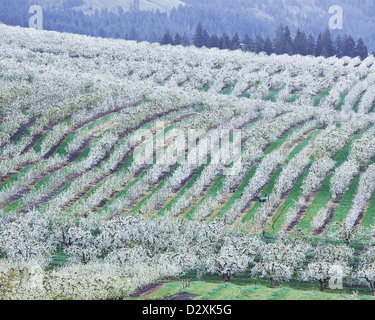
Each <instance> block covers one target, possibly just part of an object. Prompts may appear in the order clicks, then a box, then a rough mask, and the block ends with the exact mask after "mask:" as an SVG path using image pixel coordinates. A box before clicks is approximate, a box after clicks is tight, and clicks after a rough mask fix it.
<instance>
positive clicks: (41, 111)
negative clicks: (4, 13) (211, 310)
mask: <svg viewBox="0 0 375 320" xmlns="http://www.w3.org/2000/svg"><path fill="white" fill-rule="evenodd" d="M0 44H1V47H2V49H3V50H1V51H0V219H2V220H1V221H0V222H1V223H0V236H1V237H0V251H1V253H2V256H1V257H0V264H2V265H3V269H4V270H7V268H10V269H9V270H13V269H11V264H8V262H9V263H20V261H24V263H29V261H30V260H32V259H37V260H38V263H40V265H41V266H42V267H43V269H46V270H49V268H55V267H57V266H64V268H61V269H59V270H60V272H61V274H60V276H59V278H58V279H59V280H56V281H62V282H61V283H65V282H66V281H65V280H64V279H67V278H69V277H74V276H76V279H79V278H80V277H86V276H88V275H90V274H92V275H93V274H94V275H96V276H97V277H99V278H96V279H97V281H98V283H99V282H100V283H102V284H103V283H104V284H106V283H107V281H110V280H108V279H112V280H113V279H114V278H112V275H111V274H112V272H113V273H116V274H117V276H118V279H121V281H122V282H120V284H121V285H119V286H117V287H116V288H117V289H116V290H117V291H115V293H113V295H114V296H115V297H116V298H118V297H123V296H124V295H125V294H130V293H132V292H133V291H135V290H136V289H137V288H139V287H141V286H144V285H147V284H149V283H153V282H155V281H157V280H158V279H160V278H162V277H165V276H173V277H174V276H175V275H176V274H177V275H181V274H185V273H187V272H188V271H192V270H190V269H189V268H192V269H194V266H191V265H189V264H188V262H189V261H190V262H191V261H196V260H199V259H205V258H207V257H206V253H204V254H201V255H200V256H199V257H200V258H199V259H198V258H197V259H196V260H194V258H192V257H191V256H189V255H187V258H186V256H185V253H186V252H188V253H189V250H193V249H192V248H195V249H197V248H196V246H198V249H197V250H203V249H202V248H205V247H204V246H203V244H206V243H208V244H210V243H211V242H210V241H212V242H213V243H214V244H213V245H212V248H211V247H209V249H207V250H213V251H212V252H211V251H210V252H211V253H210V254H212V255H213V256H214V257H215V255H217V254H218V252H216V251H215V250H216V249H217V248H220V247H221V246H222V245H223V242H224V240H223V239H227V238H228V237H232V236H237V233H236V232H241V237H239V240H241V239H243V238H244V237H249V239H252V237H254V238H256V239H258V238H259V239H261V238H262V241H263V242H265V243H266V244H267V245H268V243H269V242H272V241H273V240H274V239H275V238H276V237H277V236H278V234H279V233H280V232H282V233H283V234H285V235H286V236H289V235H293V234H295V232H296V231H297V230H302V231H304V234H305V235H306V236H310V238H309V240H310V241H312V242H313V243H314V244H315V245H316V241H317V239H319V238H320V237H321V236H322V235H323V234H324V232H325V231H326V230H328V229H329V228H331V227H332V226H336V223H344V224H345V226H346V228H347V229H348V230H349V231H355V230H356V229H357V227H358V226H360V225H363V226H366V227H370V226H371V225H373V224H374V217H375V212H374V210H373V204H374V198H375V195H374V191H375V147H374V146H375V132H374V124H375V118H374V107H373V106H374V101H375V91H374V88H375V58H374V57H373V56H370V57H368V58H367V59H366V60H364V61H361V60H360V59H359V58H357V59H350V58H347V57H345V58H343V59H337V58H330V59H325V58H322V57H320V58H313V57H302V56H292V57H290V56H276V55H272V56H267V55H265V54H252V53H244V52H242V51H231V52H229V51H220V50H216V49H205V48H203V49H198V48H194V47H187V48H185V47H181V46H160V45H158V44H149V43H136V42H133V41H121V40H114V39H100V38H99V39H98V38H91V37H85V36H78V35H71V34H64V33H57V32H48V31H40V30H32V29H22V28H18V27H7V26H4V25H0ZM338 106H340V107H338ZM191 134H193V136H191ZM188 138H190V139H188ZM194 141H195V143H194ZM197 151H198V152H197ZM198 156H199V157H198ZM198 160H199V161H198ZM266 193H267V194H268V195H269V198H268V199H267V200H266V201H264V202H261V201H259V200H260V199H259V197H261V196H264V195H265V194H266ZM9 217H10V218H9ZM122 228H124V229H122ZM184 228H187V229H188V231H186V230H185V231H184V232H186V233H184V232H182V230H184ZM189 228H190V229H189ZM200 228H203V229H202V230H201V229H200ZM204 228H207V230H206V229H204ZM196 230H201V231H199V232H197V234H195V233H194V232H195V231H196ZM137 232H138V233H137ZM211 233H212V234H211ZM206 235H208V236H207V237H208V238H207V239H206V238H204V237H205V236H206ZM224 235H225V237H224ZM190 236H191V239H193V240H191V241H192V242H186V241H185V240H186V239H187V238H188V237H190ZM216 236H217V237H223V238H222V239H221V238H219V240H220V241H219V240H217V243H216V244H215V241H216V240H215V239H216ZM175 237H177V238H175ZM179 237H181V238H179ZM197 237H198V238H199V237H203V239H204V240H202V243H201V244H202V245H200V243H199V242H196V238H197ZM212 239H213V240H212ZM235 240H236V241H237V240H238V239H237V238H236V239H235ZM235 240H234V241H235ZM352 240H353V239H350V241H349V242H350V243H351V245H352V247H351V250H352V251H353V252H354V250H355V254H354V256H353V257H351V258H350V259H348V261H349V260H350V261H349V262H350V268H352V269H351V270H353V271H354V270H356V268H357V267H358V265H359V262H358V261H359V258H358V257H359V255H361V254H362V253H363V250H364V245H363V243H357V242H353V241H352ZM362 240H363V239H362ZM367 240H368V239H367ZM241 241H242V240H241ZM249 241H250V240H249ZM259 241H260V240H259ZM189 243H190V246H188V247H184V246H187V245H188V244H189ZM333 243H334V244H335V245H340V244H342V243H343V241H342V240H340V241H337V242H333ZM25 244H27V245H25ZM159 246H160V247H159ZM174 246H178V247H174ZM166 248H167V249H168V250H171V251H170V252H169V251H168V250H167V249H166ZM170 248H172V249H170ZM195 249H194V250H195ZM180 250H181V252H180ZM176 252H177V256H178V257H179V259H180V260H178V259H175V258H173V259H172V258H171V257H175V256H174V254H176ZM116 254H117V255H119V256H118V257H117V258H116ZM180 254H181V256H179V255H180ZM189 254H190V253H189ZM191 254H192V255H193V253H191ZM150 256H151V258H150ZM129 257H130V258H129ZM202 257H203V258H202ZM23 259H25V260H23ZM121 259H123V260H121ZM132 259H134V261H133V260H132ZM142 259H143V260H142ZM150 259H151V261H152V263H150V264H148V262H149V261H150ZM185 259H187V262H186V261H185ZM189 259H191V260H189ZM66 261H69V262H71V263H72V265H65V262H66ZM114 261H115V262H114ZM118 261H120V262H118ZM129 261H131V262H129ZM145 261H147V263H146V262H145ZM176 261H179V262H178V263H179V264H175V263H177V262H176ZM190 262H189V263H190ZM349 262H348V263H349ZM22 263H23V262H22ZM191 263H192V262H191ZM124 265H125V266H126V268H125V267H124ZM134 265H136V268H135V267H134ZM189 266H190V267H189ZM42 267H41V269H42ZM46 267H48V268H46ZM65 268H67V269H66V270H68V271H66V272H65V271H64V270H65ZM90 268H91V269H90ZM179 268H181V269H179ZM348 268H349V267H348ZM88 269H89V271H87V270H88ZM98 269H100V270H101V272H102V273H100V272H97V270H98ZM245 269H246V265H245ZM17 270H21V269H17ZM74 270H75V271H74ZM112 270H115V271H112ZM34 271H35V270H34ZM34 271H33V272H34ZM193 271H194V270H193ZM35 272H36V271H35ZM46 272H47V271H46ZM124 273H125V274H124ZM102 274H104V275H103V278H100V277H101V276H102ZM143 275H145V276H143ZM292 275H293V273H290V276H292ZM64 277H67V278H64ZM243 277H244V278H251V274H250V273H244V274H243ZM61 279H62V280H61ZM103 279H104V280H103ZM116 279H117V278H116ZM112 280H111V281H112ZM292 280H293V281H297V282H298V281H300V280H298V279H292ZM27 281H29V280H27ZM87 281H88V282H87V283H86V282H85V283H86V285H87V286H90V283H92V282H90V281H91V280H87ZM119 281H120V280H119ZM348 281H349V280H348ZM68 283H75V282H74V281H73V282H70V281H68ZM40 285H43V283H42V284H40ZM199 285H200V284H198V286H199ZM201 285H202V286H203V284H201ZM72 286H73V287H74V285H72ZM208 286H210V285H208ZM355 286H356V288H358V287H360V284H359V283H355ZM56 288H57V289H56V290H57V291H58V290H59V289H58V288H60V285H59V284H57V285H56ZM90 288H91V287H90ZM124 288H126V290H125V289H124ZM167 288H168V287H167ZM223 288H224V289H226V287H225V286H224V287H220V286H219V287H218V288H214V287H210V288H209V290H208V291H207V292H206V291H205V292H203V291H202V292H201V291H199V290H200V289H199V290H198V288H197V290H198V291H199V292H201V293H199V295H201V296H202V298H203V297H205V298H208V297H211V298H215V297H224V296H221V295H216V293H215V292H216V291H221V290H222V289H223ZM228 288H229V289H228V290H229V292H228V293H225V295H228V297H229V296H230V297H238V298H246V297H247V298H251V294H253V293H254V292H255V291H256V292H255V293H254V294H255V296H254V297H257V295H258V294H259V296H260V297H264V298H272V297H276V298H277V297H278V295H280V297H284V296H285V297H289V298H293V297H299V293H298V292H294V291H293V290H288V289H281V291H277V292H274V293H272V294H271V293H270V292H269V291H268V289H266V288H260V287H257V288H253V287H250V288H247V289H246V290H247V291H246V290H245V289H243V288H239V287H235V286H234V287H232V286H229V287H228ZM91 289H92V290H91ZM91 289H90V290H91V291H89V292H90V294H91V296H90V298H101V297H106V298H108V295H107V294H108V292H112V291H111V290H112V289H108V291H105V290H104V289H103V290H104V291H103V292H104V293H103V292H102V291H96V289H93V287H92V288H91ZM67 290H68V289H67ZM69 290H72V291H71V292H73V293H69V295H68V297H75V298H77V297H78V298H79V297H82V294H85V292H86V291H85V290H82V291H80V290H78V291H74V288H73V289H71V288H69ZM243 290H244V291H243ZM254 290H255V291H254ZM198 291H197V292H198ZM258 291H259V292H258ZM32 292H34V291H32ZM51 292H52V291H51ZM67 292H70V291H67ZM33 294H34V293H33ZM64 294H65V293H64ZM111 294H112V293H111ZM166 294H169V293H166ZM206 294H207V296H205V295H206ZM311 294H312V297H313V298H317V299H319V298H323V297H325V298H329V297H331V296H327V297H326V296H319V295H317V296H315V295H314V294H315V293H311ZM114 296H111V297H112V298H113V297H114ZM225 297H227V296H225ZM337 297H338V296H335V297H333V296H332V298H337ZM34 298H35V297H34ZM85 298H87V297H86V296H85Z"/></svg>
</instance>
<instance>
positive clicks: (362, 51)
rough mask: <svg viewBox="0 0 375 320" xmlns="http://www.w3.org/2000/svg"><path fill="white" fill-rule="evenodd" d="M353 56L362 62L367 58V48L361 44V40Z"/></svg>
mask: <svg viewBox="0 0 375 320" xmlns="http://www.w3.org/2000/svg"><path fill="white" fill-rule="evenodd" d="M355 55H356V56H357V57H360V58H361V60H364V59H366V58H367V56H368V50H367V47H366V46H365V43H364V42H363V40H362V38H360V39H359V40H358V42H357V46H356V48H355Z"/></svg>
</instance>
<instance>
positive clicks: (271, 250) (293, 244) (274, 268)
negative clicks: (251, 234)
mask: <svg viewBox="0 0 375 320" xmlns="http://www.w3.org/2000/svg"><path fill="white" fill-rule="evenodd" d="M309 248H310V246H309V245H308V244H306V243H305V242H304V241H291V240H290V239H288V238H286V237H280V238H279V239H278V240H277V241H276V242H274V243H270V244H267V245H265V246H264V248H262V250H261V252H260V255H261V261H260V262H258V263H256V265H255V266H254V268H253V269H252V274H253V275H258V276H260V277H262V278H267V279H269V280H270V281H271V288H275V281H289V280H290V279H291V278H292V276H293V273H294V272H295V270H297V269H298V268H299V267H301V266H302V263H303V261H304V259H305V258H306V253H307V252H308V250H309Z"/></svg>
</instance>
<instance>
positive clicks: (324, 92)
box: [314, 88, 331, 107]
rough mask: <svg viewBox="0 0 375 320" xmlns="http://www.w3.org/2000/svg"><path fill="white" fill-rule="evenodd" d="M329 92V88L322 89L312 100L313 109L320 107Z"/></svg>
mask: <svg viewBox="0 0 375 320" xmlns="http://www.w3.org/2000/svg"><path fill="white" fill-rule="evenodd" d="M330 90H331V89H330V88H327V89H324V90H322V91H321V92H320V93H319V94H318V95H317V96H316V97H315V98H314V107H317V106H319V105H320V102H321V101H322V99H323V98H324V97H326V96H328V94H329V91H330Z"/></svg>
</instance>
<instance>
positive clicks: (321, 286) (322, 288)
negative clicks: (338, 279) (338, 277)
mask: <svg viewBox="0 0 375 320" xmlns="http://www.w3.org/2000/svg"><path fill="white" fill-rule="evenodd" d="M319 284H320V291H321V292H323V291H324V282H323V281H319Z"/></svg>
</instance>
